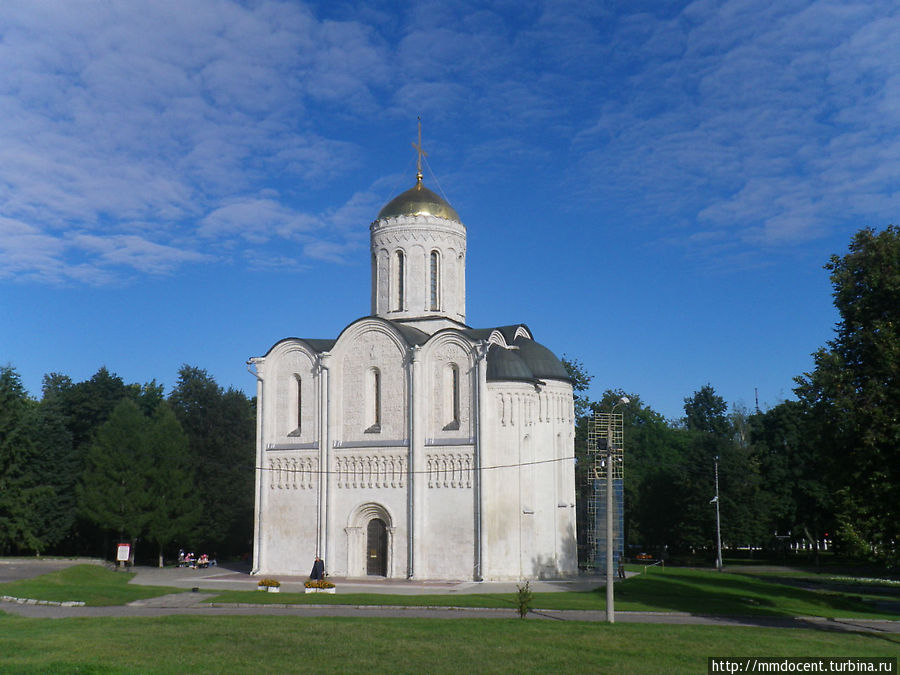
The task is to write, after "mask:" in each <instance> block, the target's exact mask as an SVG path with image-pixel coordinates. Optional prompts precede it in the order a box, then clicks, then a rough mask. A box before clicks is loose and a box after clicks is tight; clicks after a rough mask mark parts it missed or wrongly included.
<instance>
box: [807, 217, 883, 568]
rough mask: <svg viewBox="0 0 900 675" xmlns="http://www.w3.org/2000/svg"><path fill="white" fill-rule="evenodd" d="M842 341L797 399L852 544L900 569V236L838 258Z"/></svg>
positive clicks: (820, 356)
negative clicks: (837, 496)
mask: <svg viewBox="0 0 900 675" xmlns="http://www.w3.org/2000/svg"><path fill="white" fill-rule="evenodd" d="M826 268H827V269H828V270H830V271H831V283H832V287H833V289H834V304H835V307H836V308H837V310H838V312H840V316H841V321H840V322H839V323H838V324H837V327H836V335H835V338H834V339H833V340H831V341H830V342H829V343H828V347H827V348H826V349H820V350H819V351H818V352H816V353H815V354H814V360H815V368H814V370H813V371H812V372H810V373H806V374H804V375H803V376H802V377H799V378H798V379H797V388H796V390H795V393H796V394H797V396H798V398H799V399H800V401H801V403H802V404H803V405H804V406H805V407H806V408H807V409H808V410H809V415H810V418H811V419H812V421H813V425H814V426H815V427H816V431H817V433H816V441H817V443H818V444H819V451H820V452H821V454H822V456H823V458H824V462H823V463H824V465H825V470H826V471H827V476H828V480H829V482H830V483H831V486H832V489H833V490H834V491H835V492H839V493H840V495H841V498H840V500H839V502H838V504H837V514H836V516H837V520H838V521H839V522H840V524H841V525H840V532H842V533H844V534H845V537H844V541H845V542H846V543H847V544H848V546H849V545H852V546H857V545H858V543H859V542H866V544H867V545H868V548H869V555H871V556H873V557H876V558H879V559H882V560H886V561H888V562H890V563H892V564H900V228H897V227H895V226H893V225H892V226H890V227H888V228H887V229H885V230H884V231H882V232H880V233H876V232H875V231H874V230H872V229H869V228H867V229H864V230H861V231H859V232H858V233H857V234H856V235H855V236H854V237H853V240H852V241H851V243H850V249H849V252H848V253H847V254H846V255H844V256H837V255H835V256H832V257H831V260H830V262H829V263H828V265H826Z"/></svg>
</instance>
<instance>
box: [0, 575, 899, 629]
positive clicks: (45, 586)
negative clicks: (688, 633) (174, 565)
mask: <svg viewBox="0 0 900 675" xmlns="http://www.w3.org/2000/svg"><path fill="white" fill-rule="evenodd" d="M133 576H134V575H133V574H131V573H126V572H114V571H111V570H109V569H106V568H104V567H101V566H98V565H76V566H73V567H69V568H66V569H64V570H61V571H59V572H53V573H50V574H45V575H43V576H40V577H36V578H34V579H27V580H23V581H16V582H12V583H8V584H0V595H12V596H15V597H25V598H35V599H40V600H58V601H66V600H80V601H83V602H85V603H87V604H88V605H94V606H99V605H123V604H127V603H128V602H132V601H134V600H139V599H143V598H150V597H155V596H159V595H165V594H167V593H177V592H182V591H183V590H184V589H177V588H167V587H159V586H136V585H133V584H129V583H128V581H129V580H130V579H131V578H132V577H133ZM823 579H827V577H821V578H818V577H816V578H812V577H811V578H810V579H809V580H804V579H803V578H802V577H795V576H792V577H790V583H789V584H788V583H784V580H783V579H779V578H777V577H772V576H756V575H753V576H751V575H747V574H736V573H719V572H715V571H711V570H694V569H685V568H666V569H659V568H656V569H654V570H652V571H651V572H649V573H647V574H641V575H638V576H634V577H631V578H629V579H628V580H626V581H624V582H620V583H617V584H616V608H617V609H618V610H630V611H677V612H690V613H692V614H712V615H728V616H781V617H794V616H818V617H825V618H836V617H845V618H882V619H900V614H898V613H897V612H892V611H887V610H886V609H883V608H882V606H883V604H880V603H883V602H884V601H885V600H886V599H888V600H891V599H892V600H895V601H900V587H897V586H896V585H894V586H890V585H877V584H867V585H865V586H861V585H859V584H855V585H841V584H837V586H836V587H837V588H839V589H841V590H837V591H835V590H832V589H833V588H834V587H835V585H834V584H826V583H824V582H823ZM804 585H805V586H809V587H810V588H806V587H803V586H804ZM860 589H862V591H860ZM211 602H216V603H247V604H266V603H273V604H344V605H346V604H352V605H410V606H423V605H425V606H437V607H501V608H506V607H508V608H513V607H514V606H515V600H514V597H513V594H511V593H507V594H473V595H457V594H453V595H383V594H358V593H353V594H350V593H341V592H340V588H338V593H337V594H335V595H326V594H321V593H319V594H311V595H305V594H303V593H284V592H283V593H279V594H277V595H276V594H270V593H259V592H257V591H255V590H248V591H227V592H221V593H219V594H218V595H217V596H215V597H214V598H212V599H211ZM532 606H533V607H534V608H535V609H581V610H585V609H586V610H604V609H605V608H606V594H605V591H604V590H603V589H602V588H601V589H599V590H596V591H590V592H561V593H535V594H534V602H533V605H532ZM0 608H2V606H0Z"/></svg>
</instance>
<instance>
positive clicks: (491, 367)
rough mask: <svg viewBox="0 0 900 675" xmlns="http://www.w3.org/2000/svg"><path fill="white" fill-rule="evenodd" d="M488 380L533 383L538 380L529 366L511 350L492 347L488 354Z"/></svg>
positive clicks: (498, 346) (497, 346)
mask: <svg viewBox="0 0 900 675" xmlns="http://www.w3.org/2000/svg"><path fill="white" fill-rule="evenodd" d="M487 379H488V380H489V381H498V380H500V381H509V380H525V381H527V382H533V381H535V380H536V379H537V378H536V377H535V376H534V373H533V372H531V369H530V368H529V367H528V364H526V363H525V361H523V360H522V358H521V357H520V356H519V355H518V354H517V353H516V352H515V351H513V350H511V349H504V348H503V347H501V346H500V345H491V347H490V349H488V354H487Z"/></svg>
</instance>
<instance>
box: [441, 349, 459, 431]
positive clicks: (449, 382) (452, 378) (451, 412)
mask: <svg viewBox="0 0 900 675" xmlns="http://www.w3.org/2000/svg"><path fill="white" fill-rule="evenodd" d="M445 391H446V399H445V400H446V408H445V413H444V414H445V418H449V420H448V421H447V423H446V424H445V425H444V431H455V430H456V429H459V366H457V365H456V364H455V363H451V364H450V365H449V366H448V367H447V370H446V383H445Z"/></svg>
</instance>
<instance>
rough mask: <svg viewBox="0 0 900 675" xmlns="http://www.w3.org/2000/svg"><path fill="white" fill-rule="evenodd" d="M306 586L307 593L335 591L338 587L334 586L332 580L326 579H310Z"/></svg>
mask: <svg viewBox="0 0 900 675" xmlns="http://www.w3.org/2000/svg"><path fill="white" fill-rule="evenodd" d="M304 586H306V589H305V590H306V592H307V593H335V592H337V589H336V588H335V587H334V584H333V583H331V582H330V581H325V580H324V579H317V580H315V581H313V580H312V579H310V580H309V581H307V582H306V583H305V584H304Z"/></svg>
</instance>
